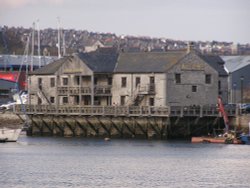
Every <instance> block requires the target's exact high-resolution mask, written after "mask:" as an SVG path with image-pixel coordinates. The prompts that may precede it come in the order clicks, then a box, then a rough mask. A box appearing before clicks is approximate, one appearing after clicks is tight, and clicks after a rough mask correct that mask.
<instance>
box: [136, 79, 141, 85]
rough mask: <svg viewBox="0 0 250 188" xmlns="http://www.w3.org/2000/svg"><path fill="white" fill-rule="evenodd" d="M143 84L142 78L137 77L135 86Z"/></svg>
mask: <svg viewBox="0 0 250 188" xmlns="http://www.w3.org/2000/svg"><path fill="white" fill-rule="evenodd" d="M140 83H141V78H140V77H136V78H135V86H138V85H139V84H140Z"/></svg>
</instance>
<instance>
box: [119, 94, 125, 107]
mask: <svg viewBox="0 0 250 188" xmlns="http://www.w3.org/2000/svg"><path fill="white" fill-rule="evenodd" d="M120 103H121V106H124V105H125V96H121V101H120Z"/></svg>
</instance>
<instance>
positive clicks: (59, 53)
mask: <svg viewBox="0 0 250 188" xmlns="http://www.w3.org/2000/svg"><path fill="white" fill-rule="evenodd" d="M57 24H58V34H57V37H58V43H57V47H58V58H61V41H60V38H61V37H60V35H61V34H60V30H61V28H60V18H59V17H57Z"/></svg>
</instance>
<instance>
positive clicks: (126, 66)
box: [114, 51, 186, 73]
mask: <svg viewBox="0 0 250 188" xmlns="http://www.w3.org/2000/svg"><path fill="white" fill-rule="evenodd" d="M185 55H186V53H185V52H183V51H181V52H177V51H175V52H137V53H120V55H119V58H118V61H117V66H116V68H115V70H114V72H115V73H151V72H155V73H162V72H166V71H167V70H168V69H169V68H170V67H172V65H174V64H175V63H177V62H178V61H179V60H180V59H181V58H182V57H184V56H185Z"/></svg>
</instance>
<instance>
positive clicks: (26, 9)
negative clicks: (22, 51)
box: [0, 0, 250, 43]
mask: <svg viewBox="0 0 250 188" xmlns="http://www.w3.org/2000/svg"><path fill="white" fill-rule="evenodd" d="M57 17H60V20H61V26H62V27H63V28H65V29H68V28H74V29H84V30H88V31H94V32H105V33H106V32H110V33H115V34H117V35H136V36H149V37H162V38H169V39H175V40H194V41H198V40H201V41H212V40H218V41H227V42H235V43H238V42H240V43H250V0H0V25H7V26H23V27H31V25H32V22H34V21H36V20H38V19H39V25H40V28H48V27H51V28H57Z"/></svg>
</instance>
